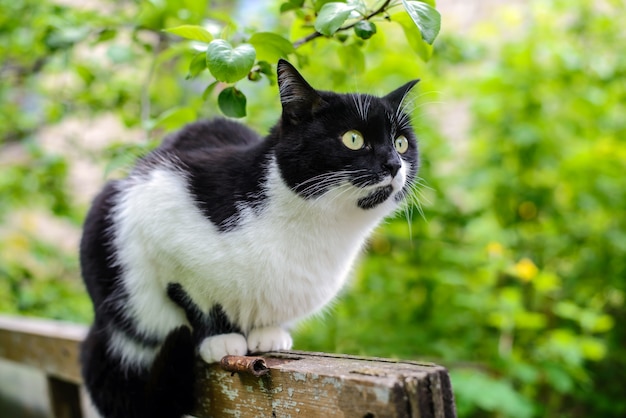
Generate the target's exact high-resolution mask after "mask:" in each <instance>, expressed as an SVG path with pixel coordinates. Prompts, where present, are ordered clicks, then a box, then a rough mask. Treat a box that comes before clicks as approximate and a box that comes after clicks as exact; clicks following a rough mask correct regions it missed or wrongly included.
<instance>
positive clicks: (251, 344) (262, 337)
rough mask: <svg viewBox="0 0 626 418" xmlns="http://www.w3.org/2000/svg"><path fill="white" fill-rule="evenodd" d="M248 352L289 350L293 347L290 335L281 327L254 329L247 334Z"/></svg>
mask: <svg viewBox="0 0 626 418" xmlns="http://www.w3.org/2000/svg"><path fill="white" fill-rule="evenodd" d="M247 343H248V350H249V351H250V352H251V353H264V352H267V351H280V350H289V349H291V347H292V345H293V340H292V339H291V335H289V333H288V332H287V331H286V330H285V329H284V328H282V327H279V326H276V327H263V328H255V329H253V330H252V331H250V333H249V334H248V341H247Z"/></svg>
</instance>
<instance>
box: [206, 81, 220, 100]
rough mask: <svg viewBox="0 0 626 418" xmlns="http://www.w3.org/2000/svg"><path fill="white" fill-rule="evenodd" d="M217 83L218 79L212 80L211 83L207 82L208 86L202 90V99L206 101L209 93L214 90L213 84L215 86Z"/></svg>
mask: <svg viewBox="0 0 626 418" xmlns="http://www.w3.org/2000/svg"><path fill="white" fill-rule="evenodd" d="M217 83H218V81H214V82H212V83H211V84H209V85H208V86H206V88H205V89H204V91H203V92H202V100H204V101H206V100H207V99H208V98H209V96H210V95H211V93H213V90H215V86H217Z"/></svg>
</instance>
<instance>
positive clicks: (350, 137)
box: [341, 130, 365, 151]
mask: <svg viewBox="0 0 626 418" xmlns="http://www.w3.org/2000/svg"><path fill="white" fill-rule="evenodd" d="M341 141H342V142H343V144H344V145H345V146H346V147H348V148H350V149H351V150H353V151H356V150H360V149H361V148H363V147H364V146H365V139H363V135H362V134H361V132H359V131H355V130H350V131H348V132H346V133H345V134H343V136H342V137H341Z"/></svg>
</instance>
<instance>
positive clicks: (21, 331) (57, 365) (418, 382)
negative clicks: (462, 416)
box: [0, 316, 456, 418]
mask: <svg viewBox="0 0 626 418" xmlns="http://www.w3.org/2000/svg"><path fill="white" fill-rule="evenodd" d="M86 332H87V327H85V326H81V325H76V324H68V323H62V322H58V321H50V320H39V319H31V318H19V317H5V316H0V357H2V358H5V359H8V360H11V361H14V362H17V363H21V364H25V365H29V366H32V367H35V368H37V369H39V370H41V371H42V372H44V373H45V374H46V375H48V376H51V377H53V378H55V379H56V378H58V379H61V380H63V381H65V382H68V383H71V384H75V385H80V384H81V378H80V366H79V360H78V359H79V356H78V355H79V346H80V342H81V341H82V339H83V338H84V336H85V335H86ZM262 357H263V359H264V360H265V363H266V365H267V367H269V373H267V374H265V375H263V376H260V377H257V376H254V375H253V374H252V373H250V372H244V371H242V372H236V373H233V372H228V371H225V370H223V369H222V368H221V366H220V365H219V364H211V365H208V364H206V363H203V362H202V361H198V365H197V370H196V372H197V382H196V399H197V406H196V410H195V413H194V415H195V416H197V417H198V418H208V417H277V418H286V417H323V418H334V417H342V418H386V417H389V418H405V417H406V418H454V417H456V411H455V406H454V397H453V393H452V387H451V385H450V379H449V376H448V372H447V371H446V369H444V368H443V367H441V366H438V365H435V364H432V363H420V362H414V361H401V360H400V361H396V360H390V359H380V358H364V357H355V356H345V355H332V354H325V353H308V352H298V351H290V352H281V353H268V354H265V355H263V356H262Z"/></svg>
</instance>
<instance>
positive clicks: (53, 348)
mask: <svg viewBox="0 0 626 418" xmlns="http://www.w3.org/2000/svg"><path fill="white" fill-rule="evenodd" d="M86 335H87V327H85V326H83V325H77V324H71V323H67V322H60V321H51V320H44V319H35V318H21V317H8V316H0V357H3V358H5V359H8V360H11V361H15V362H17V363H21V364H25V365H28V366H32V367H35V368H37V369H40V370H42V371H43V372H44V373H45V374H47V375H49V376H54V377H58V378H60V379H63V380H65V381H68V382H71V383H77V384H80V383H81V377H80V367H79V364H78V356H79V344H80V342H81V341H82V340H83V338H84V337H85V336H86Z"/></svg>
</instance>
